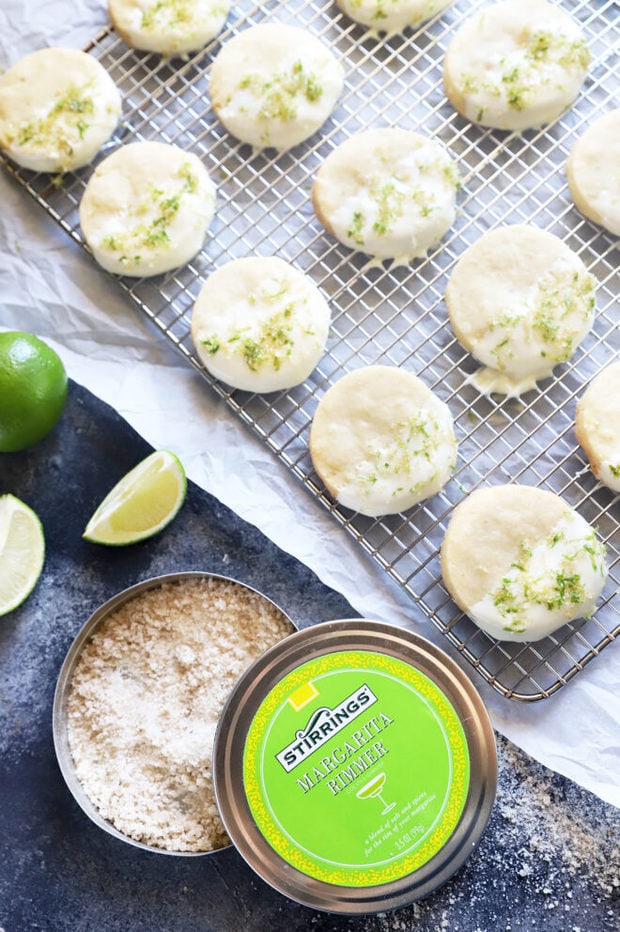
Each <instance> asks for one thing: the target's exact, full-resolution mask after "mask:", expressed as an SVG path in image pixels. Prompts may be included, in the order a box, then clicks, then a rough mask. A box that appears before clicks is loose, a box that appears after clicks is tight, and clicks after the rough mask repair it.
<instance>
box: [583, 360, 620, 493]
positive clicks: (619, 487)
mask: <svg viewBox="0 0 620 932" xmlns="http://www.w3.org/2000/svg"><path fill="white" fill-rule="evenodd" d="M575 433H576V434H577V440H578V441H579V444H580V445H581V447H582V449H583V451H584V453H585V454H586V456H587V457H588V460H589V461H590V466H591V468H592V472H593V473H594V475H595V476H596V478H597V479H599V480H600V481H601V482H602V483H603V485H606V486H607V487H608V488H610V489H612V490H613V491H614V492H620V362H615V363H612V364H611V365H609V366H606V367H605V369H602V370H601V372H599V373H598V375H597V376H595V377H594V378H593V379H592V381H591V382H590V384H589V385H588V387H587V388H586V390H585V392H584V393H583V395H582V396H581V398H580V399H579V401H578V402H577V411H576V414H575Z"/></svg>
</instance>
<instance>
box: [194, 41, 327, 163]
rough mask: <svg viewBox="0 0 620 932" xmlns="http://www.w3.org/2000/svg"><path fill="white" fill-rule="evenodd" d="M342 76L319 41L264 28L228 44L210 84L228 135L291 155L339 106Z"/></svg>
mask: <svg viewBox="0 0 620 932" xmlns="http://www.w3.org/2000/svg"><path fill="white" fill-rule="evenodd" d="M343 80H344V72H343V68H342V65H341V64H340V62H339V61H338V59H337V58H336V57H335V56H334V55H333V54H332V52H331V51H330V49H328V48H327V47H326V46H325V45H324V44H323V43H322V42H321V41H320V40H319V39H317V38H316V36H313V35H312V34H311V33H309V32H307V31H306V30H305V29H300V28H298V27H297V26H285V25H284V24H282V23H261V24H260V25H258V26H251V27H249V28H248V29H245V30H244V31H243V32H241V33H239V34H238V35H236V36H234V38H232V39H229V40H228V42H226V43H225V44H224V45H223V46H222V48H221V49H220V51H219V52H218V54H217V55H216V57H215V60H214V62H213V66H212V68H211V77H210V79H209V94H210V97H211V103H212V105H213V109H214V111H215V113H216V114H217V116H218V117H219V119H220V120H221V122H222V123H223V124H224V126H225V127H226V129H227V130H228V132H229V133H231V134H232V135H233V136H235V137H236V138H237V139H240V140H241V141H242V142H247V143H249V144H250V145H251V146H253V147H254V148H255V149H264V148H269V147H273V148H275V149H278V150H280V151H283V150H285V149H290V148H291V147H292V146H296V145H297V144H298V143H300V142H303V141H304V140H305V139H307V138H308V137H309V136H312V135H313V134H314V133H316V131H317V130H318V129H319V128H320V127H321V126H322V125H323V123H324V122H325V121H326V120H327V118H328V117H329V116H330V114H331V112H332V110H333V109H334V107H335V106H336V102H337V100H338V98H339V97H340V94H341V92H342V87H343Z"/></svg>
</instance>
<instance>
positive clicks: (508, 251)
mask: <svg viewBox="0 0 620 932" xmlns="http://www.w3.org/2000/svg"><path fill="white" fill-rule="evenodd" d="M595 284H596V283H595V280H594V278H593V277H592V275H590V274H589V273H588V272H587V270H586V268H585V266H584V264H583V262H582V261H581V259H580V258H579V256H577V255H576V253H574V252H573V251H572V250H571V249H570V248H569V247H568V246H567V245H566V244H565V243H563V242H562V240H561V239H559V238H558V237H557V236H554V235H553V234H552V233H547V232H546V231H544V230H539V229H538V228H537V227H534V226H529V225H527V224H514V225H511V226H505V227H500V228H498V229H496V230H491V231H489V232H488V233H484V234H483V235H482V236H481V237H480V239H478V240H477V241H476V242H475V243H474V244H473V245H472V246H470V247H469V248H468V249H466V250H465V252H464V253H463V255H462V256H461V258H460V259H459V261H458V262H457V264H456V266H455V267H454V270H453V272H452V274H451V276H450V279H449V281H448V286H447V288H446V295H445V298H446V305H447V307H448V313H449V316H450V322H451V324H452V327H453V329H454V332H455V334H456V336H457V339H458V340H459V342H460V343H461V344H462V345H463V346H464V347H465V349H467V350H469V352H470V353H471V354H472V355H473V356H474V357H475V358H476V359H477V360H478V361H479V362H481V363H482V365H483V367H484V368H482V369H480V370H478V371H477V372H476V373H475V374H474V376H473V377H472V379H471V381H472V382H473V384H475V385H476V386H477V387H478V388H479V390H480V391H482V392H487V393H489V392H498V393H499V394H504V395H508V396H513V397H515V396H518V395H520V394H522V393H523V392H526V391H529V390H530V389H531V388H534V386H535V385H536V382H537V381H538V380H539V379H544V378H546V377H548V376H550V375H551V373H552V371H553V368H554V366H556V365H557V364H558V363H562V362H566V361H567V360H568V359H570V357H571V356H572V355H573V353H574V352H575V350H576V349H577V346H578V345H579V343H580V342H581V340H582V339H583V338H584V336H585V335H586V333H587V332H588V330H589V329H590V326H591V323H592V319H593V315H594V306H595V297H594V294H595Z"/></svg>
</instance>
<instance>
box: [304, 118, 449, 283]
mask: <svg viewBox="0 0 620 932" xmlns="http://www.w3.org/2000/svg"><path fill="white" fill-rule="evenodd" d="M459 187H460V181H459V176H458V172H457V169H456V166H455V163H454V162H453V160H452V158H451V157H450V155H449V154H448V152H447V151H446V149H445V148H444V147H443V146H442V145H441V143H439V142H436V141H435V140H434V139H428V138H427V137H425V136H422V135H420V134H419V133H414V132H411V131H410V130H404V129H398V128H392V127H385V128H383V129H371V130H366V131H364V132H360V133H356V134H355V135H354V136H351V137H350V138H349V139H347V140H346V141H345V142H343V143H341V144H340V145H339V146H338V147H337V148H336V149H334V150H333V152H331V153H330V154H329V155H328V156H327V158H326V159H325V161H324V162H323V164H322V165H321V167H320V168H319V170H318V172H317V175H316V178H315V180H314V184H313V185H312V203H313V205H314V210H315V212H316V215H317V217H318V219H319V221H320V222H321V223H322V225H323V226H324V227H325V229H326V230H327V232H328V233H330V234H331V235H332V236H334V237H335V238H336V239H337V240H338V241H339V242H341V243H342V244H343V245H344V246H348V247H349V248H351V249H354V250H356V251H357V252H363V253H366V254H367V255H370V256H373V257H374V258H375V259H376V260H377V261H382V260H384V259H392V260H394V262H395V263H397V264H403V265H406V264H408V263H409V262H411V261H412V259H415V258H417V257H419V256H424V255H426V253H427V252H428V250H429V249H431V248H432V247H433V246H436V245H437V243H438V242H439V241H440V240H441V238H442V237H443V236H444V234H445V233H446V232H447V230H448V229H449V228H450V227H451V225H452V224H453V222H454V218H455V215H456V192H457V190H458V188H459Z"/></svg>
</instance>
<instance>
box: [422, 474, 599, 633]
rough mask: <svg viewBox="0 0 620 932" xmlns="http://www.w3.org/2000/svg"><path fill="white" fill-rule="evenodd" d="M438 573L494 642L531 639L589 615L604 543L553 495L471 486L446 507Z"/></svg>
mask: <svg viewBox="0 0 620 932" xmlns="http://www.w3.org/2000/svg"><path fill="white" fill-rule="evenodd" d="M440 559H441V572H442V576H443V581H444V583H445V585H446V588H447V590H448V592H449V593H450V595H451V596H452V598H453V599H454V601H455V602H456V604H457V605H458V606H459V608H460V609H461V610H462V611H463V612H465V613H466V614H467V615H468V616H469V617H470V618H471V620H472V621H474V622H475V623H476V624H477V625H478V626H479V627H480V628H482V630H483V631H486V633H487V634H489V635H490V636H491V637H494V638H497V639H498V640H500V641H538V640H540V639H541V638H544V637H547V635H549V634H551V633H552V632H553V631H555V630H556V629H557V628H559V627H560V626H561V625H563V624H565V623H566V622H568V621H572V620H573V619H575V618H582V617H587V616H589V615H590V614H591V613H592V612H593V611H594V607H595V604H596V601H597V599H598V597H599V595H600V594H601V591H602V589H603V586H604V585H605V579H606V576H607V567H606V565H605V547H604V545H603V544H602V543H601V542H600V541H599V540H598V539H597V537H596V535H595V533H594V530H593V529H592V528H591V527H590V525H589V524H588V522H587V521H586V520H585V519H584V518H582V517H581V515H579V514H578V513H577V512H576V511H575V510H574V509H572V508H571V507H570V506H569V505H567V504H566V502H564V501H563V500H562V499H561V498H560V497H559V495H556V494H555V493H554V492H548V491H545V490H543V489H536V488H533V487H531V486H524V485H498V486H490V487H487V488H482V489H477V490H476V491H474V492H471V493H470V495H468V496H467V497H466V498H464V499H463V500H462V501H461V502H460V504H459V505H457V507H456V508H455V509H454V512H453V513H452V517H451V519H450V522H449V524H448V529H447V531H446V533H445V536H444V539H443V542H442V545H441V554H440Z"/></svg>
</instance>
